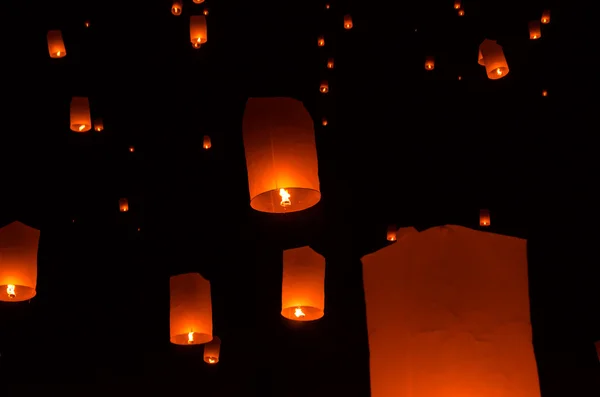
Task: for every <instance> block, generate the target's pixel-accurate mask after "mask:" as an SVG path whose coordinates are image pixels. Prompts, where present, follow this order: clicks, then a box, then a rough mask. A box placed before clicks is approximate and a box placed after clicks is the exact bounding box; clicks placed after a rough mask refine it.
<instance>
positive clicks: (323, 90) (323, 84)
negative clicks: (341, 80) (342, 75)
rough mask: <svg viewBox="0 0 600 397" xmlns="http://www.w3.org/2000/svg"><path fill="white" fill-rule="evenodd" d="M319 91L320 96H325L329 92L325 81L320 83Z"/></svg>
mask: <svg viewBox="0 0 600 397" xmlns="http://www.w3.org/2000/svg"><path fill="white" fill-rule="evenodd" d="M319 91H320V92H321V94H327V93H328V92H329V83H328V82H327V80H323V81H321V85H320V86H319Z"/></svg>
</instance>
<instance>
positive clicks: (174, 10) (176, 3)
mask: <svg viewBox="0 0 600 397" xmlns="http://www.w3.org/2000/svg"><path fill="white" fill-rule="evenodd" d="M182 9H183V3H182V2H181V0H173V5H171V14H173V15H175V16H178V15H181V10H182Z"/></svg>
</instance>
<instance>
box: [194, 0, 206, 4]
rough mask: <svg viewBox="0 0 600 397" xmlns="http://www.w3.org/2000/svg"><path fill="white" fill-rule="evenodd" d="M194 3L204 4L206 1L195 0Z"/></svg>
mask: <svg viewBox="0 0 600 397" xmlns="http://www.w3.org/2000/svg"><path fill="white" fill-rule="evenodd" d="M194 3H195V4H202V3H204V0H194Z"/></svg>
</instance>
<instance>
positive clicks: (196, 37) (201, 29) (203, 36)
mask: <svg viewBox="0 0 600 397" xmlns="http://www.w3.org/2000/svg"><path fill="white" fill-rule="evenodd" d="M190 41H191V42H192V47H194V48H196V49H198V48H200V47H201V46H202V44H204V43H206V42H207V41H208V29H207V27H206V17H205V16H204V15H192V16H191V17H190Z"/></svg>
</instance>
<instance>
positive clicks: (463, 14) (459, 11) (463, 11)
mask: <svg viewBox="0 0 600 397" xmlns="http://www.w3.org/2000/svg"><path fill="white" fill-rule="evenodd" d="M458 16H459V17H464V16H465V10H463V9H462V8H460V9H459V10H458Z"/></svg>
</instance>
